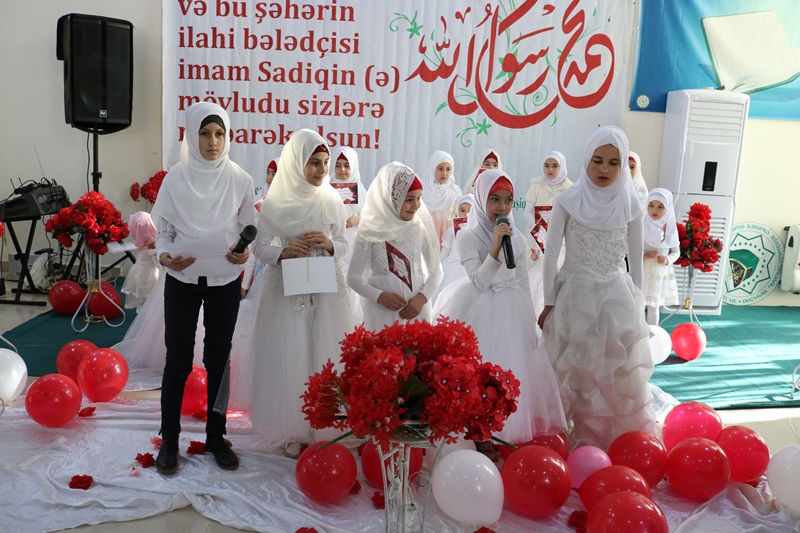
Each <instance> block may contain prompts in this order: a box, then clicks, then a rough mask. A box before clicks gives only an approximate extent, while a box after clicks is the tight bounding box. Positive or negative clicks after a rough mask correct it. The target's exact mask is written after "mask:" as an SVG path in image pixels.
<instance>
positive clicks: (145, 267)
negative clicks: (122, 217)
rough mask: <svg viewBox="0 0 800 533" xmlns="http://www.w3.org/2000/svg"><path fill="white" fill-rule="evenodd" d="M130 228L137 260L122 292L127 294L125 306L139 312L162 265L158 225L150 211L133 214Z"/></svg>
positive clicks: (129, 272)
mask: <svg viewBox="0 0 800 533" xmlns="http://www.w3.org/2000/svg"><path fill="white" fill-rule="evenodd" d="M128 229H129V230H130V232H131V236H132V237H133V244H135V245H136V262H135V263H134V264H133V266H132V267H131V269H130V270H129V271H128V275H127V276H125V283H123V284H122V289H121V292H122V293H123V294H124V295H125V308H126V309H136V311H137V312H138V311H140V310H141V309H142V306H143V305H144V302H145V300H147V297H148V296H149V295H150V292H151V291H152V290H153V287H155V285H156V283H157V282H158V277H159V276H160V275H161V265H160V264H159V262H158V258H157V257H156V225H155V224H154V223H153V219H152V218H151V217H150V213H148V212H146V211H138V212H136V213H134V214H132V215H131V216H130V217H129V218H128Z"/></svg>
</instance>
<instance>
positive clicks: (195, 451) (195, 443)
mask: <svg viewBox="0 0 800 533" xmlns="http://www.w3.org/2000/svg"><path fill="white" fill-rule="evenodd" d="M186 453H188V454H191V455H202V454H204V453H206V443H205V442H200V441H199V440H192V441H189V449H188V450H186Z"/></svg>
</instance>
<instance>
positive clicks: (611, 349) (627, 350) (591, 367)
mask: <svg viewBox="0 0 800 533" xmlns="http://www.w3.org/2000/svg"><path fill="white" fill-rule="evenodd" d="M559 208H560V206H559V205H557V206H556V209H554V211H553V218H552V219H551V224H550V238H549V240H548V246H553V244H552V243H554V242H556V243H557V244H556V245H555V247H556V248H560V243H561V239H562V235H564V233H565V235H564V236H565V240H566V259H565V261H564V265H563V266H562V267H561V269H560V271H559V272H558V275H557V277H556V278H555V280H554V283H553V281H552V280H548V279H547V278H548V267H547V265H546V266H545V303H546V304H553V303H554V304H555V307H554V308H553V311H552V312H551V313H550V315H549V316H548V317H547V320H546V321H545V323H544V330H543V334H542V337H543V340H544V344H545V347H546V348H547V353H548V356H549V357H550V361H551V362H552V364H553V368H554V370H555V372H556V375H557V376H558V380H559V385H560V390H561V401H562V403H563V406H564V412H565V413H566V415H567V421H568V422H571V423H572V424H574V428H573V430H572V434H571V436H570V447H571V448H573V449H574V448H576V447H578V446H581V445H591V446H597V447H599V448H601V449H603V450H606V449H608V446H609V445H610V444H611V443H612V442H613V440H614V439H615V438H616V437H617V436H619V435H621V434H622V433H625V432H627V431H634V430H636V431H644V432H647V433H651V434H653V433H654V430H655V415H654V413H653V408H652V405H651V403H652V393H651V392H650V389H649V388H648V380H649V379H650V376H651V375H652V373H653V361H652V358H651V356H650V347H649V344H648V338H649V329H648V327H647V324H646V323H645V320H644V299H643V298H642V291H640V290H639V288H638V287H636V285H634V283H633V280H632V278H631V276H630V275H628V274H627V272H626V268H625V255H626V253H627V249H628V233H629V232H634V233H636V234H635V235H634V234H633V233H631V237H630V238H631V242H633V240H634V239H638V241H639V242H642V236H641V231H642V230H641V227H642V226H641V219H637V221H638V222H637V221H634V222H631V224H629V226H628V227H627V228H621V229H619V230H615V231H598V230H593V229H590V228H588V227H586V226H583V225H582V224H580V223H579V222H578V221H577V220H575V219H574V218H572V217H570V216H569V215H568V214H567V213H566V211H565V210H564V209H563V208H560V209H559ZM637 224H638V225H637ZM558 252H559V250H557V249H553V250H549V254H558ZM548 259H549V258H548ZM551 291H552V292H551Z"/></svg>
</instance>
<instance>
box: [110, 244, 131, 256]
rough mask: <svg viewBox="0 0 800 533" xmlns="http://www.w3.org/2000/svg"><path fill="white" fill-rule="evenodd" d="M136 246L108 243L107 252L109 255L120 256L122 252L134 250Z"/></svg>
mask: <svg viewBox="0 0 800 533" xmlns="http://www.w3.org/2000/svg"><path fill="white" fill-rule="evenodd" d="M135 249H136V245H135V244H133V243H132V242H110V243H108V252H109V253H111V254H121V253H123V252H130V251H131V250H135Z"/></svg>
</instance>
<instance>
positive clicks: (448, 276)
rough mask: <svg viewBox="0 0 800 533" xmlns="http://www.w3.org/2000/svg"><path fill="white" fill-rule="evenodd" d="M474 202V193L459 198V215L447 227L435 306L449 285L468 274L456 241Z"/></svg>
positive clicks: (434, 299)
mask: <svg viewBox="0 0 800 533" xmlns="http://www.w3.org/2000/svg"><path fill="white" fill-rule="evenodd" d="M474 203H475V195H473V194H465V195H464V196H462V197H461V199H459V200H458V213H456V215H457V216H456V217H455V218H453V225H452V226H450V227H449V228H447V231H446V232H445V234H444V238H443V239H442V252H441V253H440V254H439V256H440V258H441V260H442V282H441V283H440V284H439V289H438V290H437V291H436V294H434V295H433V305H434V306H435V305H436V299H437V298H438V297H439V295H440V294H441V293H442V291H443V290H444V289H445V288H446V287H447V286H448V285H450V284H451V283H453V282H454V281H456V280H458V279H461V278H463V277H464V276H466V275H467V271H466V270H464V265H462V264H461V256H460V255H459V253H458V246H456V244H455V243H456V237H458V234H459V233H461V230H462V229H464V228H466V227H467V219H468V217H469V212H470V210H471V209H472V205H473V204H474Z"/></svg>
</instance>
